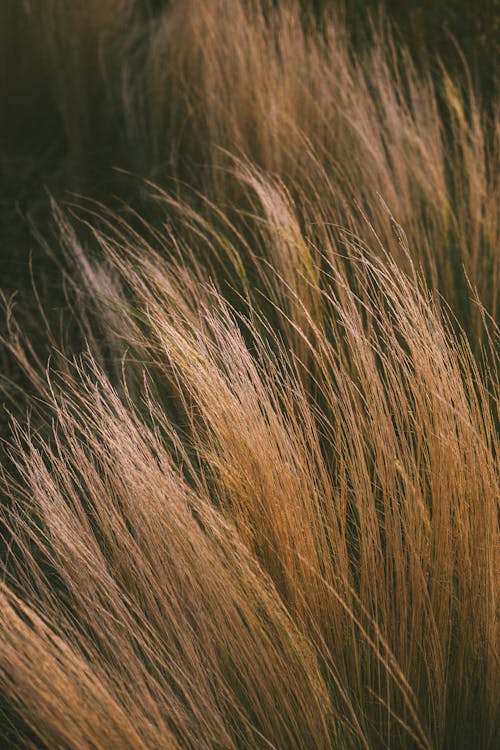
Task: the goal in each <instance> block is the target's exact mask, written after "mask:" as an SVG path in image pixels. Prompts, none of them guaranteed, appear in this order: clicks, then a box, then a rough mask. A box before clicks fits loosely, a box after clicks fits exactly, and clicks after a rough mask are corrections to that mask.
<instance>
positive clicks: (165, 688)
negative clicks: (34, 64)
mask: <svg viewBox="0 0 500 750" xmlns="http://www.w3.org/2000/svg"><path fill="white" fill-rule="evenodd" d="M42 6H43V7H44V9H45V10H46V11H47V14H46V15H45V16H44V17H43V23H42V19H41V17H39V16H35V17H36V18H37V19H38V20H37V24H38V22H40V23H42V26H41V27H40V28H41V30H40V31H39V32H37V26H36V25H35V26H32V27H30V28H31V31H30V34H34V35H35V36H34V38H36V39H37V40H38V44H39V45H40V49H41V48H42V47H43V49H44V51H43V54H42V53H41V52H40V54H41V55H42V56H43V59H44V60H46V61H47V65H49V68H47V69H48V70H52V71H55V70H57V69H58V64H57V60H58V59H59V58H58V55H61V54H62V52H61V50H62V49H63V47H61V46H59V44H60V42H61V37H59V36H57V34H58V33H59V32H57V33H56V32H55V31H54V29H55V28H56V24H57V23H60V24H61V25H60V26H59V29H60V30H61V29H62V30H67V29H68V28H71V29H72V30H74V33H75V34H78V39H79V40H81V44H79V45H78V47H77V46H76V45H75V48H74V50H73V53H74V54H72V56H69V57H68V58H67V67H66V68H64V70H63V69H61V70H59V71H58V72H57V73H56V72H53V73H50V75H49V80H48V82H47V85H48V86H50V87H51V91H52V96H53V97H54V101H56V102H57V104H58V112H59V115H58V117H59V122H60V123H62V124H61V127H62V131H64V132H65V133H66V136H65V137H66V138H67V143H69V144H72V145H70V146H69V150H70V151H71V154H72V157H71V158H72V159H73V165H74V166H73V168H75V169H76V168H77V167H76V166H75V165H77V164H78V162H79V161H81V162H82V165H83V168H86V163H87V160H91V159H96V162H97V163H98V164H100V167H101V169H102V170H104V171H105V169H106V167H105V164H104V162H103V161H102V160H101V158H100V157H99V156H97V157H96V154H98V153H99V152H100V151H101V150H102V152H103V153H105V152H106V145H105V144H106V142H107V141H106V138H108V137H109V135H106V136H104V135H103V133H106V132H108V134H109V132H110V131H109V128H110V124H111V122H112V121H113V120H110V119H109V118H110V116H111V115H110V113H112V115H113V117H115V118H116V119H115V120H114V122H117V123H121V124H122V125H123V128H122V130H121V134H120V139H121V141H120V142H115V143H114V144H113V145H112V148H111V151H110V153H108V156H107V158H109V159H111V160H112V162H113V163H116V164H117V165H120V166H124V165H125V166H131V164H132V163H133V162H134V160H135V162H134V163H135V165H136V166H138V165H141V168H140V170H139V171H141V173H142V174H144V175H149V176H151V174H154V176H155V178H156V179H157V180H158V182H159V183H160V184H163V187H154V188H153V187H151V186H148V188H147V190H148V191H149V202H148V209H149V214H148V216H149V215H152V216H154V222H153V223H151V222H150V221H149V220H148V219H147V218H146V214H144V215H142V214H141V213H140V212H138V211H137V210H135V209H132V208H129V209H127V210H125V209H124V210H120V212H117V211H113V210H109V209H107V208H105V207H104V206H102V205H100V204H96V203H95V202H85V201H83V200H80V201H79V206H78V207H77V208H75V207H74V206H73V207H72V208H69V207H68V208H67V209H66V210H64V209H61V208H60V207H59V206H58V205H57V204H56V203H55V202H54V203H53V206H52V208H53V214H54V216H55V219H56V222H57V224H58V226H59V230H60V235H61V249H60V253H61V256H62V257H64V258H65V261H64V262H65V264H66V265H65V267H66V268H69V269H70V270H69V271H68V272H67V273H66V278H65V285H66V286H67V287H68V288H69V289H72V290H73V295H75V294H76V295H77V302H78V304H77V313H76V314H77V316H78V320H79V321H80V326H81V330H82V332H83V334H84V337H85V346H82V347H81V352H80V354H79V355H78V356H75V357H71V356H69V354H68V353H67V352H66V351H65V350H64V348H61V347H60V346H58V344H57V341H56V337H55V334H53V332H52V331H49V332H48V343H47V349H49V348H50V350H51V361H50V363H49V365H48V366H47V365H46V361H45V360H44V359H43V358H40V355H39V347H37V346H33V345H32V344H31V343H30V341H29V340H28V339H27V338H26V336H25V335H24V334H23V332H22V330H21V329H19V328H18V327H17V324H16V322H15V319H14V316H13V312H12V308H11V306H10V304H7V330H6V333H5V335H4V336H3V339H2V342H3V345H4V348H5V350H6V351H8V353H9V357H10V360H11V361H13V362H16V363H17V366H18V367H19V369H20V372H22V376H23V378H24V381H23V382H27V383H29V388H28V392H27V393H26V394H25V396H24V400H23V401H22V405H21V408H20V397H19V389H16V387H15V385H14V384H13V383H10V382H5V383H4V384H3V397H4V400H5V404H6V407H7V412H8V413H10V421H11V426H10V438H9V440H8V442H7V444H6V446H5V450H4V461H3V464H2V465H3V468H2V470H1V474H0V477H1V487H2V497H3V502H4V506H3V507H4V528H5V532H4V537H5V541H6V543H7V544H6V548H7V553H6V554H5V555H4V556H3V558H2V565H3V576H2V583H1V586H0V622H1V627H0V691H1V694H2V698H3V702H2V708H1V709H0V720H1V721H0V737H1V738H2V741H3V745H5V746H12V747H16V748H21V747H27V748H28V747H29V748H34V747H44V748H49V749H51V748H68V749H71V750H90V749H91V748H99V749H100V750H109V749H113V750H114V749H115V748H116V750H119V749H121V748H144V749H145V748H148V750H149V749H150V748H158V749H159V750H160V748H161V749H163V748H175V749H176V750H177V749H179V750H181V749H182V750H184V749H188V748H189V749H192V750H195V749H196V750H197V749H198V748H206V749H207V750H215V749H216V748H217V749H219V748H228V749H231V748H234V750H236V749H239V748H262V749H264V748H266V750H269V749H270V748H273V749H274V750H288V749H289V748H290V749H293V748H296V750H304V749H308V748H311V750H312V749H313V748H314V749H316V748H318V749H319V748H325V749H326V748H328V749H330V748H331V750H333V749H334V748H335V750H337V749H340V750H350V749H352V750H354V749H357V748H365V749H366V750H372V749H376V748H381V749H382V748H393V749H394V750H397V749H398V748H422V749H425V750H431V749H432V750H441V749H442V750H445V749H449V750H451V749H452V748H453V750H455V749H456V750H468V749H469V748H478V749H484V750H487V749H489V748H493V747H495V741H496V739H497V738H498V733H499V731H500V725H499V722H498V697H497V696H498V685H499V678H500V670H499V659H498V647H497V644H498V574H499V558H498V551H499V547H498V497H499V494H498V490H499V476H498V463H497V462H498V430H497V427H498V412H497V410H496V407H497V396H498V378H497V372H496V368H495V365H496V359H495V351H494V345H495V337H497V335H498V327H497V325H496V322H495V315H496V312H497V304H498V300H497V296H498V288H497V287H498V231H499V223H498V216H499V210H498V209H499V207H498V195H499V194H500V193H499V191H498V182H499V174H500V170H499V164H498V158H499V155H500V144H499V143H498V133H499V132H500V129H498V128H497V129H496V130H495V128H494V127H493V128H492V127H491V122H490V123H489V125H488V123H487V122H486V118H485V116H484V115H483V113H482V109H481V105H480V103H479V101H478V99H477V98H475V95H474V94H473V92H472V90H471V91H468V92H467V94H466V95H464V93H463V92H461V91H460V90H459V87H458V86H457V84H456V83H455V82H454V81H453V80H452V79H451V77H449V76H447V75H446V74H443V77H442V79H441V81H440V83H439V84H436V81H435V80H434V79H433V78H432V77H431V75H430V74H429V73H425V72H424V73H422V72H421V71H420V72H419V71H417V70H416V68H415V67H414V66H413V65H412V62H411V60H410V58H409V57H408V56H406V55H405V53H402V54H400V53H398V52H396V50H395V49H394V47H393V46H392V45H391V44H390V40H386V41H387V44H388V45H389V46H387V45H386V44H385V43H384V38H383V37H382V36H378V37H376V38H375V40H374V43H373V46H372V47H371V48H370V49H369V50H366V51H365V52H364V53H362V54H361V53H360V54H359V56H357V57H355V56H354V55H353V50H352V48H351V46H350V43H349V42H348V39H347V32H346V30H345V28H344V27H343V26H342V25H340V24H339V23H338V22H335V20H334V19H333V18H332V17H330V16H325V18H324V20H323V24H322V25H321V26H317V25H315V24H314V23H312V22H311V21H309V22H307V23H305V24H304V23H302V22H301V21H300V13H299V11H298V5H297V4H296V3H293V2H282V3H277V4H273V3H256V2H243V0H241V2H240V0H234V2H231V3H228V2H223V0H203V1H202V2H201V1H200V2H197V3H194V2H191V0H187V1H186V2H183V3H177V2H173V3H169V4H166V6H165V7H164V8H160V10H159V11H157V15H153V14H152V11H151V12H150V13H149V14H144V10H143V9H142V10H141V12H139V10H140V9H139V10H138V8H137V7H135V6H134V4H133V3H131V2H118V0H117V2H115V3H114V4H113V5H112V6H111V5H110V4H106V3H95V4H94V3H75V4H66V3H64V2H62V1H61V2H55V0H54V2H50V3H49V2H45V4H43V3H39V4H37V3H33V2H31V3H28V4H27V6H26V10H25V11H23V12H26V13H27V14H29V13H32V14H34V13H39V12H40V8H42ZM5 7H6V8H10V12H14V11H13V10H12V9H13V6H8V5H6V6H5ZM4 12H5V11H4ZM17 12H19V11H17ZM65 13H66V14H69V15H68V16H65V15H64V14H65ZM70 18H71V20H68V19H70ZM61 19H63V20H61ZM71 24H75V25H74V26H71ZM23 33H24V32H23ZM72 33H73V32H72ZM74 38H75V37H72V39H73V41H74ZM62 42H64V44H68V42H69V39H64V34H63V38H62ZM62 42H61V43H62ZM127 44H131V45H132V47H129V48H128V49H132V48H133V49H134V56H133V58H131V59H132V60H133V62H131V63H130V65H131V68H130V69H125V70H123V71H122V73H123V75H121V76H118V72H117V71H118V68H117V67H116V65H115V63H116V62H117V60H118V59H119V57H113V55H115V54H119V53H117V52H116V50H117V49H118V50H121V52H122V53H123V50H124V49H125V48H127V47H126V45H127ZM70 46H71V44H70ZM34 54H38V52H36V53H34ZM40 59H41V58H40ZM134 65H135V66H137V67H133V66H134ZM77 71H80V73H79V74H78V75H77ZM132 73H135V75H136V77H134V75H132ZM29 75H31V73H30V74H29ZM139 75H140V76H142V77H141V78H140V79H139V78H137V76H139ZM70 83H72V84H74V89H73V90H71V86H70ZM437 89H440V90H439V91H437ZM86 91H87V92H88V96H87V95H84V92H86ZM99 92H101V93H102V94H103V95H105V97H106V103H105V105H103V106H101V105H102V101H101V100H99V103H98V104H94V103H93V102H94V97H97V98H99V97H100V95H101V94H100V93H99ZM79 113H80V114H79ZM92 118H94V120H93V121H94V122H98V123H99V126H98V127H96V129H93V126H91V125H90V124H89V123H90V121H91V120H92ZM495 122H496V121H495ZM62 131H61V132H62ZM4 132H5V131H4ZM139 143H140V145H138V144H139ZM134 144H135V145H134ZM136 146H137V148H136ZM122 148H124V149H125V150H121V149H122ZM115 149H116V150H115ZM127 149H129V150H130V153H129V154H128V157H130V161H128V162H126V160H125V157H124V156H123V155H124V154H125V152H126V150H127ZM111 154H112V155H111ZM115 157H116V158H117V161H114V159H115ZM128 157H127V158H128ZM177 178H182V179H183V180H184V181H185V182H186V183H188V184H187V185H184V186H182V187H181V186H180V185H179V184H178V183H174V182H173V180H174V179H177ZM45 322H46V321H45ZM36 343H37V344H38V342H36ZM75 346H76V345H74V346H73V349H74V348H75ZM20 382H21V381H20ZM26 402H27V403H28V406H29V418H26V416H25V413H24V411H23V408H24V405H25V404H26Z"/></svg>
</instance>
